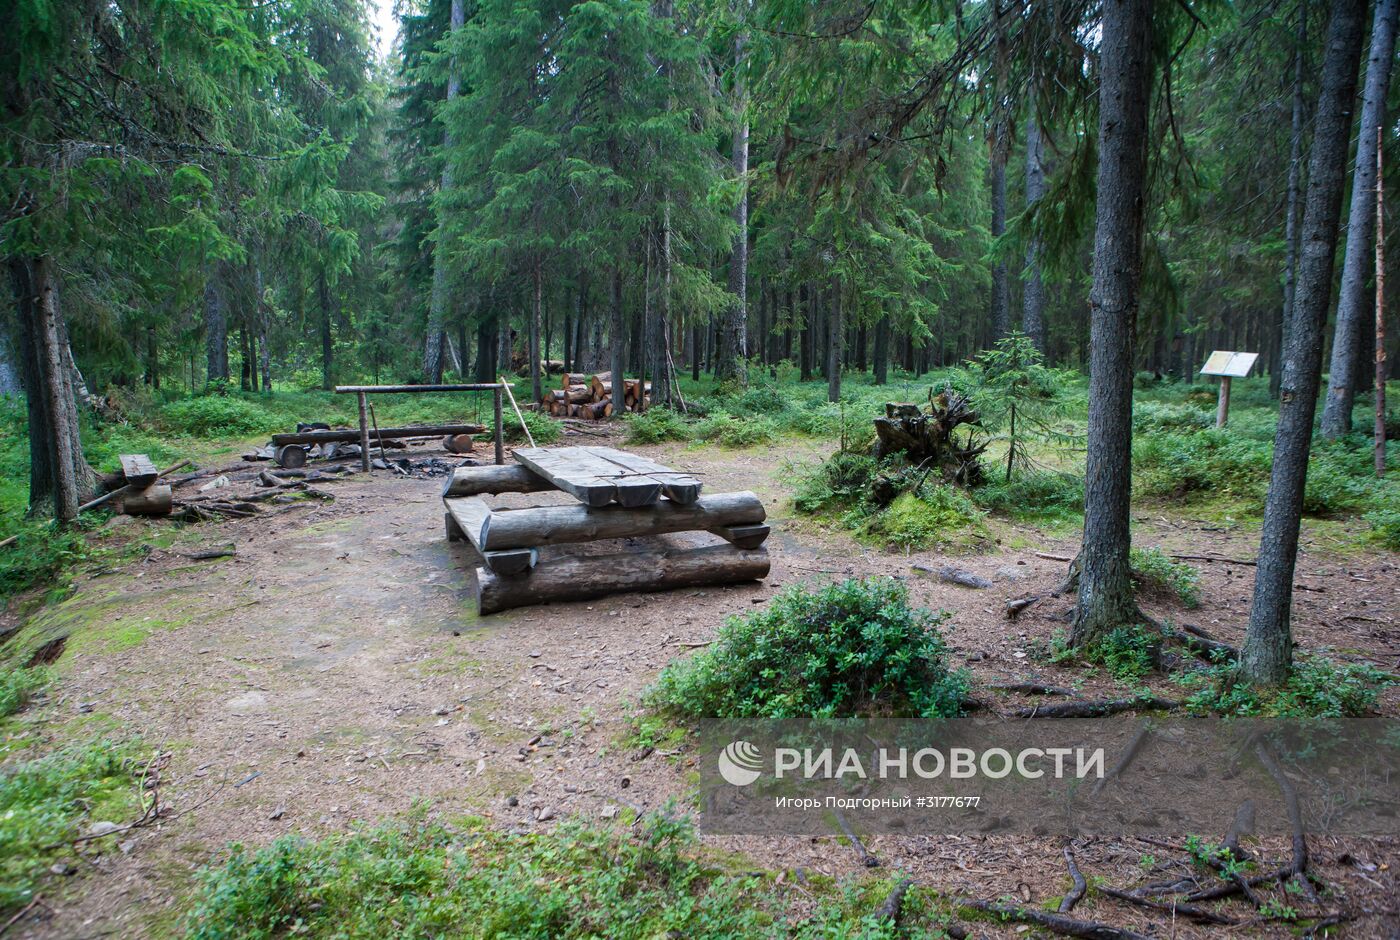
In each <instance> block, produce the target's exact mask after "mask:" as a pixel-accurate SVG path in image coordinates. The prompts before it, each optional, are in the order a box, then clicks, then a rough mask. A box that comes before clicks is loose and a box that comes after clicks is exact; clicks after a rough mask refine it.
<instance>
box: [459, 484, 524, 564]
mask: <svg viewBox="0 0 1400 940" xmlns="http://www.w3.org/2000/svg"><path fill="white" fill-rule="evenodd" d="M443 503H444V505H446V506H447V511H448V512H449V513H451V514H452V518H453V519H454V520H455V521H456V523H457V528H458V529H460V530H461V531H462V534H463V535H465V536H466V537H467V541H469V542H471V543H472V547H473V548H475V549H476V550H477V551H478V552H480V553H481V554H482V556H483V557H484V556H485V555H486V539H487V537H488V535H489V529H490V526H491V509H490V507H488V506H487V505H486V501H485V500H484V499H482V498H481V497H480V496H462V497H458V498H456V499H444V500H443ZM512 547H514V546H512Z"/></svg>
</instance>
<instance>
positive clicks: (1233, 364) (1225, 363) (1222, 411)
mask: <svg viewBox="0 0 1400 940" xmlns="http://www.w3.org/2000/svg"><path fill="white" fill-rule="evenodd" d="M1258 358H1259V354H1258V353H1251V352H1228V351H1226V350H1223V349H1217V350H1216V351H1215V352H1213V353H1211V354H1210V358H1209V359H1207V360H1206V364H1205V365H1204V366H1202V367H1201V375H1216V376H1219V377H1220V401H1219V403H1218V404H1217V405H1216V407H1215V426H1216V427H1217V428H1223V427H1224V426H1225V422H1226V421H1228V420H1230V380H1231V379H1242V378H1244V377H1245V376H1246V375H1249V370H1250V369H1253V368H1254V362H1255V360H1257V359H1258Z"/></svg>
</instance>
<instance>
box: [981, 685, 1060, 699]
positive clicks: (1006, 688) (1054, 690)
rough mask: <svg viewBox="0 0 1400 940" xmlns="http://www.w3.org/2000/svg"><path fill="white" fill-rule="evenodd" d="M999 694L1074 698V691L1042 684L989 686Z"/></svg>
mask: <svg viewBox="0 0 1400 940" xmlns="http://www.w3.org/2000/svg"><path fill="white" fill-rule="evenodd" d="M987 688H989V689H995V690H997V691H998V692H1024V693H1026V694H1027V695H1068V696H1073V695H1074V690H1073V689H1066V688H1062V687H1060V686H1058V685H1044V684H1043V683H1040V682H998V683H997V684H995V685H989V686H987Z"/></svg>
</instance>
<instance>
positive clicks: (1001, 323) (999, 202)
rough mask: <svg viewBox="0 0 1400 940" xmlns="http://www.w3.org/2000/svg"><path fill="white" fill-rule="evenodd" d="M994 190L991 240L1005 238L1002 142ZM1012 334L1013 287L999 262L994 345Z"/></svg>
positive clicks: (997, 146)
mask: <svg viewBox="0 0 1400 940" xmlns="http://www.w3.org/2000/svg"><path fill="white" fill-rule="evenodd" d="M990 176H991V190H992V238H994V239H996V238H1000V237H1001V236H1003V235H1005V234H1006V145H1005V143H1003V142H1002V141H1000V140H997V141H994V142H993V144H992V162H991V167H990ZM1010 331H1011V286H1010V285H1009V284H1008V283H1007V279H1006V262H1005V261H1004V260H1001V259H1000V258H998V259H997V260H996V261H995V262H994V263H993V264H992V337H991V338H992V342H993V343H995V342H996V341H997V340H999V339H1001V338H1002V337H1003V336H1005V335H1006V334H1007V333H1009V332H1010Z"/></svg>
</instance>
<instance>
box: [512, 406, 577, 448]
mask: <svg viewBox="0 0 1400 940" xmlns="http://www.w3.org/2000/svg"><path fill="white" fill-rule="evenodd" d="M521 414H522V415H523V416H524V417H525V427H527V428H529V429H530V435H531V436H532V437H533V438H534V439H535V443H536V444H538V445H539V446H541V447H543V446H544V445H545V444H553V443H554V442H555V441H557V440H559V438H560V437H562V436H563V434H564V426H563V425H562V424H560V423H559V422H558V421H557V420H556V419H554V418H551V417H550V416H549V415H542V414H539V413H537V412H534V411H524V412H521ZM501 424H502V428H501V430H502V433H503V434H504V435H505V439H506V440H508V441H514V442H517V443H518V442H520V441H523V440H525V432H524V431H522V430H521V428H520V419H519V418H517V417H516V416H515V412H514V411H513V410H512V411H509V412H507V413H506V414H505V415H504V416H503V418H502V421H501Z"/></svg>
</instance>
